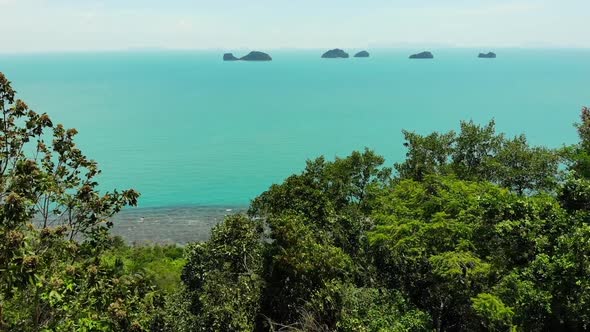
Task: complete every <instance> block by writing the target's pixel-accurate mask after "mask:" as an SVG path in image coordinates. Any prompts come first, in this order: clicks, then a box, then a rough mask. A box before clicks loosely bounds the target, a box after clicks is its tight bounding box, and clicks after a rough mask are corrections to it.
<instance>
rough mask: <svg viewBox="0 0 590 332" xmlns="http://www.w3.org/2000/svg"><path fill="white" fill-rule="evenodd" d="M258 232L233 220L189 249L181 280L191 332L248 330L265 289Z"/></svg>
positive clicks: (254, 223) (248, 223)
mask: <svg viewBox="0 0 590 332" xmlns="http://www.w3.org/2000/svg"><path fill="white" fill-rule="evenodd" d="M261 239H262V228H261V225H260V223H259V222H257V221H255V220H253V219H250V218H246V217H244V216H240V215H236V216H231V217H228V218H227V219H226V220H225V221H224V222H223V223H221V224H220V225H218V226H216V227H215V228H214V229H213V231H212V234H211V239H210V240H209V241H207V242H205V243H197V244H193V245H191V247H190V248H189V249H188V262H187V264H186V265H185V267H184V270H183V273H182V281H183V282H184V285H185V286H186V288H187V291H188V293H189V296H190V298H191V299H190V300H191V309H190V310H191V312H192V314H193V315H195V316H196V318H195V319H194V322H195V325H196V326H192V327H190V329H189V330H193V331H220V332H221V331H252V330H253V329H254V327H255V324H256V319H257V317H258V315H259V306H260V297H261V292H262V287H263V280H262V278H261V274H262V246H263V244H262V242H261Z"/></svg>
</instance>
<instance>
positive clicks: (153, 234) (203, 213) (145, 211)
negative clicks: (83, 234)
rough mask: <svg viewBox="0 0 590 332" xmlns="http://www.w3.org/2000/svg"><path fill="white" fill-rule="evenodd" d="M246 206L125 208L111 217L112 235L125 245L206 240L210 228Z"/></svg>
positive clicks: (183, 242)
mask: <svg viewBox="0 0 590 332" xmlns="http://www.w3.org/2000/svg"><path fill="white" fill-rule="evenodd" d="M247 209H248V206H244V205H237V206H236V205H219V206H171V207H145V208H130V209H124V210H123V211H121V212H120V213H119V214H117V215H115V216H114V217H113V218H112V220H113V223H114V226H113V228H112V234H113V235H116V236H120V237H122V238H123V239H124V240H125V242H127V243H128V244H138V245H146V244H177V245H186V244H187V243H191V242H198V241H205V240H207V239H209V236H210V234H211V229H212V228H213V227H214V226H215V225H217V224H218V223H220V222H221V221H223V219H224V218H225V217H226V216H228V215H232V214H236V213H243V212H246V210H247Z"/></svg>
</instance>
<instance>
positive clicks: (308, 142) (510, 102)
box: [0, 49, 590, 218]
mask: <svg viewBox="0 0 590 332" xmlns="http://www.w3.org/2000/svg"><path fill="white" fill-rule="evenodd" d="M228 51H232V52H234V54H236V55H240V54H241V53H244V54H246V53H247V51H242V52H239V51H235V50H228ZM262 51H266V50H262ZM324 51H325V50H317V51H275V52H272V51H269V53H270V54H271V56H272V57H273V61H272V62H266V63H251V62H223V61H221V59H222V55H223V53H224V52H223V51H220V52H119V53H70V54H38V55H0V71H2V72H4V73H5V74H6V75H7V76H8V78H9V79H10V80H11V81H12V82H13V86H14V87H15V88H16V90H17V91H18V92H19V94H18V96H19V97H20V98H22V99H24V100H25V101H26V102H27V103H28V104H29V106H31V107H32V108H33V109H34V110H36V111H38V112H47V113H49V114H50V115H51V116H52V117H53V119H54V120H55V121H56V122H61V123H64V124H65V125H66V126H67V127H75V128H77V129H78V130H79V132H80V134H79V138H78V141H79V145H80V147H81V148H82V149H83V151H84V152H85V153H86V154H87V155H89V156H90V157H92V158H94V159H96V160H97V161H98V162H99V164H100V166H101V168H102V169H103V175H102V176H101V179H100V181H101V183H102V188H105V189H107V188H121V189H123V188H129V187H132V188H135V189H137V190H138V191H140V192H141V193H142V197H141V200H140V207H143V208H147V210H150V211H152V210H153V209H156V208H164V209H169V208H174V207H178V206H182V207H183V209H184V208H186V207H196V208H199V207H207V206H217V208H216V209H219V211H221V212H220V213H221V214H223V213H225V211H226V209H225V208H224V207H231V208H232V209H236V208H239V207H243V206H245V205H247V204H248V203H249V201H250V200H251V199H252V198H254V197H255V196H256V195H258V194H259V193H261V192H262V191H264V190H265V189H266V188H268V187H269V186H270V185H271V184H273V183H278V182H280V181H282V179H284V178H285V177H287V176H288V175H290V174H292V173H294V172H299V171H301V170H302V169H303V167H304V166H305V160H306V159H308V158H314V157H316V156H320V155H325V156H326V157H327V158H333V157H334V156H336V155H339V156H344V155H346V154H348V153H349V152H350V151H352V150H355V149H363V148H364V147H369V148H372V149H375V150H376V151H377V152H378V153H380V154H382V155H384V156H385V157H386V158H387V162H388V164H393V163H394V162H396V161H399V160H402V159H403V158H404V153H405V151H404V148H403V145H402V143H403V140H402V134H401V130H402V129H409V130H415V131H418V132H420V133H428V132H430V131H433V130H441V131H446V130H450V129H456V128H458V125H459V121H460V120H469V119H473V120H475V121H477V122H480V123H483V122H485V121H488V120H490V119H492V118H494V119H495V120H496V123H497V128H498V130H499V131H504V132H506V133H508V134H511V135H513V134H518V133H522V132H523V133H526V134H527V136H528V137H529V140H530V141H531V142H532V143H534V144H542V145H547V146H550V147H558V146H560V145H562V144H564V143H572V142H574V141H575V140H576V133H575V130H574V129H573V127H572V124H573V123H574V122H575V121H576V120H577V116H578V114H579V110H580V107H581V106H582V105H584V104H590V89H589V88H588V77H590V51H587V50H512V49H511V50H491V51H495V52H496V53H497V54H498V58H497V59H478V58H477V55H478V53H479V52H487V51H489V50H487V49H485V50H484V49H481V50H480V49H477V50H436V49H435V50H430V51H432V52H433V53H434V56H435V59H434V60H409V59H408V55H410V54H412V53H417V52H420V51H422V50H421V49H417V50H403V51H402V50H395V51H392V50H369V51H370V52H371V58H368V59H355V58H350V59H321V58H320V56H321V54H322V53H323V52H324ZM347 51H348V52H349V53H351V54H354V53H355V52H356V51H358V50H347ZM164 211H165V210H164ZM183 211H184V210H183ZM204 215H207V213H204ZM133 218H135V217H133Z"/></svg>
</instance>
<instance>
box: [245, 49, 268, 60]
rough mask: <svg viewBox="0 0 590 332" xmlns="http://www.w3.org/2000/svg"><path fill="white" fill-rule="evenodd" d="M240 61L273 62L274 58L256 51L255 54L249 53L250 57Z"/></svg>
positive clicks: (247, 56)
mask: <svg viewBox="0 0 590 332" xmlns="http://www.w3.org/2000/svg"><path fill="white" fill-rule="evenodd" d="M240 60H242V61H272V58H271V57H270V55H268V54H266V53H264V52H258V51H254V52H250V53H248V55H246V56H244V57H242V58H241V59H240Z"/></svg>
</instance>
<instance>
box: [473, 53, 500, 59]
mask: <svg viewBox="0 0 590 332" xmlns="http://www.w3.org/2000/svg"><path fill="white" fill-rule="evenodd" d="M477 57H478V58H480V59H495V58H496V53H494V52H488V53H479V55H478V56H477Z"/></svg>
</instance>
